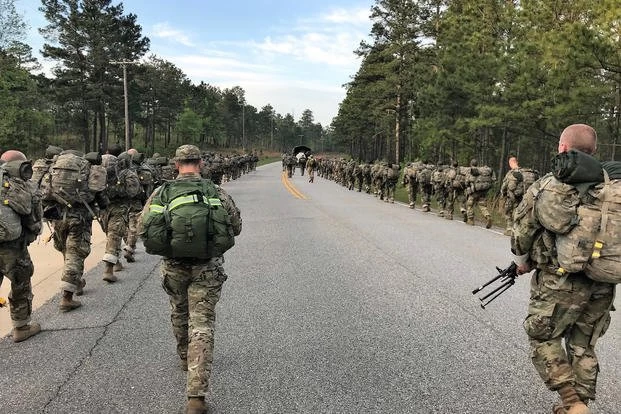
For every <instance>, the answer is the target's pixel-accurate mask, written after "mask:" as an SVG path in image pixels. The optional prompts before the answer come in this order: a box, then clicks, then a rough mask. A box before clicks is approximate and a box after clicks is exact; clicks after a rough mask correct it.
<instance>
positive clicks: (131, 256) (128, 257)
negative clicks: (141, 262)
mask: <svg viewBox="0 0 621 414" xmlns="http://www.w3.org/2000/svg"><path fill="white" fill-rule="evenodd" d="M123 257H125V260H127V263H134V262H135V261H136V258H135V257H134V252H130V251H129V250H125V253H123Z"/></svg>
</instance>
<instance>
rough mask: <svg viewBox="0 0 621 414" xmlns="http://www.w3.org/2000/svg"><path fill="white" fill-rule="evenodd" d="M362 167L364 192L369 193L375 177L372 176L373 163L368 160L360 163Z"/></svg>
mask: <svg viewBox="0 0 621 414" xmlns="http://www.w3.org/2000/svg"><path fill="white" fill-rule="evenodd" d="M360 169H361V170H362V180H363V182H364V192H365V193H367V194H369V193H370V192H371V184H372V182H373V179H372V177H371V164H370V163H368V162H365V163H364V164H360Z"/></svg>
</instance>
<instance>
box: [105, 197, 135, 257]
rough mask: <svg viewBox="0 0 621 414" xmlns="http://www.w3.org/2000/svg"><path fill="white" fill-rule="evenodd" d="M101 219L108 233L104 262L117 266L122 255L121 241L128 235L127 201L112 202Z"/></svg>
mask: <svg viewBox="0 0 621 414" xmlns="http://www.w3.org/2000/svg"><path fill="white" fill-rule="evenodd" d="M101 219H102V222H103V223H104V230H105V231H106V250H105V254H104V257H103V260H104V262H107V263H111V264H116V263H117V262H118V261H119V259H120V255H121V241H122V240H123V237H125V235H126V234H127V223H128V221H129V204H128V203H127V201H125V200H118V199H117V200H111V201H110V205H109V206H108V208H107V209H106V210H105V212H104V213H103V214H102V217H101Z"/></svg>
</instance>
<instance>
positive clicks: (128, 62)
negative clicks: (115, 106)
mask: <svg viewBox="0 0 621 414" xmlns="http://www.w3.org/2000/svg"><path fill="white" fill-rule="evenodd" d="M110 64H111V65H121V67H122V68H123V99H124V101H125V151H127V150H128V149H130V148H131V142H130V139H129V98H128V95H127V65H139V64H140V63H139V62H133V61H131V60H120V61H112V62H110Z"/></svg>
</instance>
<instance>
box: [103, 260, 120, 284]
mask: <svg viewBox="0 0 621 414" xmlns="http://www.w3.org/2000/svg"><path fill="white" fill-rule="evenodd" d="M113 269H114V265H113V264H112V263H109V262H104V271H103V280H105V281H106V282H108V283H114V282H116V281H117V280H118V279H117V277H116V276H115V275H114V270H113Z"/></svg>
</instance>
